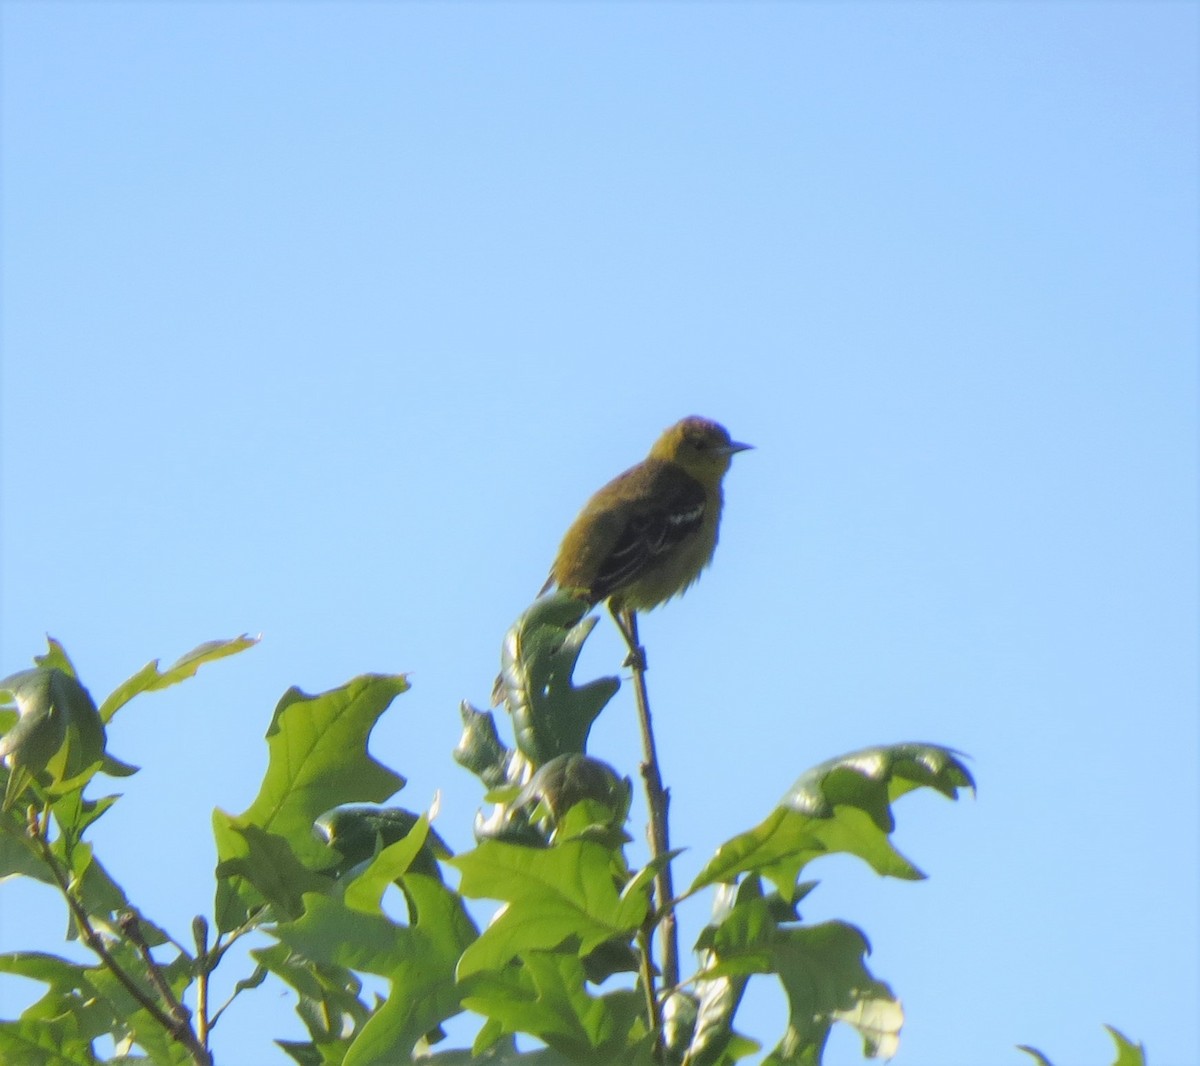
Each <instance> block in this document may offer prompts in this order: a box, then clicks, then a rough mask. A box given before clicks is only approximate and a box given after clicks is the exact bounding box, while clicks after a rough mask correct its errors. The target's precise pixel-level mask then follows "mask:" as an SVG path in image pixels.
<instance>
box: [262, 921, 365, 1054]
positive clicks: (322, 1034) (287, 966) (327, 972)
mask: <svg viewBox="0 0 1200 1066" xmlns="http://www.w3.org/2000/svg"><path fill="white" fill-rule="evenodd" d="M251 955H252V956H253V957H254V958H255V959H256V960H257V961H258V964H259V966H260V967H261V968H263V969H266V970H269V971H270V972H271V973H273V974H274V975H275V976H276V977H278V978H279V979H280V980H282V981H283V982H284V983H285V984H287V985H290V986H291V987H292V988H293V989H295V991H296V992H297V994H298V995H299V997H300V1001H299V1003H298V1004H297V1006H296V1011H297V1013H298V1014H299V1015H300V1018H301V1019H302V1020H303V1022H304V1024H305V1026H306V1027H307V1028H308V1032H309V1035H310V1036H311V1037H312V1041H313V1042H312V1044H304V1045H300V1044H296V1045H292V1044H285V1042H282V1041H281V1042H280V1044H281V1046H283V1047H284V1050H286V1051H287V1052H288V1053H289V1054H292V1055H293V1057H294V1058H298V1056H299V1055H308V1057H307V1058H298V1061H315V1062H324V1061H326V1060H327V1059H328V1061H331V1062H337V1063H341V1061H342V1059H343V1058H344V1057H345V1054H346V1052H347V1051H348V1050H349V1048H350V1044H351V1043H352V1041H353V1039H354V1036H355V1035H356V1034H357V1032H358V1031H359V1030H360V1029H361V1028H362V1026H363V1025H364V1024H365V1023H366V1021H367V1019H368V1018H369V1017H370V1016H371V1008H370V1007H368V1006H367V1004H365V1003H364V1002H363V1001H362V999H361V998H360V995H359V994H360V993H361V992H362V982H361V981H359V979H358V977H357V976H355V974H354V973H353V971H351V970H348V969H346V968H345V967H344V966H337V965H335V964H333V963H328V962H319V961H317V960H315V959H312V958H309V957H308V956H306V955H301V954H298V953H297V952H294V951H292V949H291V948H289V947H288V946H287V945H286V944H273V945H272V946H271V947H269V948H262V949H259V950H257V951H253V952H251ZM305 1048H307V1049H308V1051H307V1052H305V1051H303V1050H302V1049H305ZM312 1055H316V1058H315V1059H314V1058H312V1057H311V1056H312Z"/></svg>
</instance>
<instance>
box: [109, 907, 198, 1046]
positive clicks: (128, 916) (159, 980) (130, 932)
mask: <svg viewBox="0 0 1200 1066" xmlns="http://www.w3.org/2000/svg"><path fill="white" fill-rule="evenodd" d="M117 928H118V929H120V930H121V933H122V934H123V935H124V936H125V939H126V940H128V941H129V942H130V943H131V944H132V945H133V946H134V947H135V948H136V949H137V953H138V954H139V955H140V956H141V957H142V962H144V963H145V964H146V976H147V977H148V978H149V979H150V984H152V985H153V986H154V991H155V992H157V993H158V998H159V999H160V1000H161V1001H162V1002H163V1003H164V1004H165V1005H166V1007H167V1012H168V1013H169V1014H170V1015H171V1017H172V1018H173V1019H175V1023H176V1024H177V1025H189V1024H190V1023H191V1020H192V1012H191V1011H190V1010H188V1009H187V1007H185V1006H184V1005H183V1004H182V1003H180V1002H179V999H178V997H177V996H176V995H175V990H174V989H173V988H171V985H170V983H169V982H168V981H167V979H166V977H164V976H163V972H162V969H161V968H160V967H159V965H158V963H157V962H155V961H154V956H153V955H151V954H150V945H149V944H147V943H146V938H145V937H144V936H143V935H142V923H141V922H140V921H139V920H138V916H137V915H136V914H135V913H134V912H133V911H126V912H125V913H124V914H122V915H121V917H120V920H119V921H118V922H117Z"/></svg>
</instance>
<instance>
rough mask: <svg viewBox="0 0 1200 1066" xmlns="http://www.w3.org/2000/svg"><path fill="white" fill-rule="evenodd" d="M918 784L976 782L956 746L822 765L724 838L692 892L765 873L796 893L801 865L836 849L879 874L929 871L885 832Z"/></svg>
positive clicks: (953, 790) (949, 792) (906, 748)
mask: <svg viewBox="0 0 1200 1066" xmlns="http://www.w3.org/2000/svg"><path fill="white" fill-rule="evenodd" d="M921 787H927V788H933V789H935V790H937V791H938V792H941V793H942V794H943V795H945V796H948V797H950V798H951V799H954V798H957V795H958V790H959V789H961V788H974V782H973V780H972V778H971V775H970V773H969V771H968V770H967V769H966V767H965V766H964V765H963V764H962V763H961V762H960V761H959V759H958V758H957V757H956V755H955V754H954V753H953V752H952V751H950V750H949V749H947V748H941V747H938V746H936V745H932V744H895V745H890V746H887V747H878V748H867V749H864V750H863V751H859V752H854V753H853V754H850V755H843V756H840V757H839V758H836V759H830V760H828V761H827V762H824V763H821V764H820V765H819V766H816V767H814V768H813V769H811V770H809V771H807V772H806V773H804V774H802V775H801V776H800V778H799V779H797V781H796V782H795V783H794V784H793V785H792V787H791V788H790V789H788V791H787V793H785V795H784V796H783V798H782V799H781V800H780V803H779V805H778V806H777V807H776V808H775V810H773V811H772V812H771V813H770V814H769V815H768V816H767V818H766V819H765V820H764V821H763V822H761V823H760V824H759V825H758V826H756V827H755V828H754V829H751V830H749V831H748V832H746V833H742V834H740V835H738V836H736V837H734V838H733V839H732V840H729V841H727V842H726V843H725V844H722V845H721V847H719V848H718V849H717V851H716V854H714V856H713V857H712V859H711V860H710V861H709V863H708V865H707V866H705V867H704V869H703V870H701V872H700V874H699V875H698V876H697V877H696V879H695V881H693V882H692V885H691V887H690V888H689V889H688V894H691V893H694V892H697V891H699V890H700V889H701V888H704V887H706V886H708V885H711V884H716V883H719V882H732V881H735V880H737V879H738V878H739V877H740V876H742V875H743V874H748V873H760V874H762V875H764V876H765V877H767V878H769V879H770V880H771V881H772V882H773V883H774V884H775V885H776V887H777V888H778V889H779V891H780V892H781V893H782V894H783V895H784V896H785V897H786V898H789V899H790V898H794V895H795V892H796V882H797V879H798V877H799V875H800V872H801V871H802V870H803V869H804V867H805V866H806V865H807V864H808V863H809V862H811V861H812V860H813V859H815V858H817V857H819V856H821V855H826V854H830V853H833V852H844V853H846V854H850V855H857V856H858V857H859V858H861V859H863V860H864V861H865V862H867V863H869V864H870V866H871V867H872V869H874V870H875V871H876V872H877V873H879V874H883V875H888V876H892V877H902V878H907V879H919V878H921V877H923V876H924V874H922V873H921V871H920V870H918V869H917V868H916V867H915V866H914V865H913V864H912V863H910V862H909V861H908V859H906V858H905V857H904V856H903V855H901V854H900V852H898V851H897V850H896V849H895V848H894V847H893V846H892V844H891V842H890V841H889V840H888V835H889V834H890V833H891V832H892V830H893V829H894V828H895V822H894V819H893V817H892V812H891V803H892V802H893V801H894V800H896V799H898V798H899V797H900V796H903V795H904V794H905V793H907V792H910V791H912V790H913V789H915V788H921Z"/></svg>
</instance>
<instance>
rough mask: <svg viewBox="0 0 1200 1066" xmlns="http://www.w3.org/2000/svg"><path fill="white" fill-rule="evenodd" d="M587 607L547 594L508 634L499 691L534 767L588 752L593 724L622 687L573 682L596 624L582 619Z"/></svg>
mask: <svg viewBox="0 0 1200 1066" xmlns="http://www.w3.org/2000/svg"><path fill="white" fill-rule="evenodd" d="M589 609H590V608H589V607H588V604H587V603H586V602H585V601H583V600H579V599H576V598H575V597H573V596H571V595H570V594H569V593H566V592H556V593H554V594H553V595H550V596H543V597H541V598H540V599H538V600H537V601H535V602H534V604H533V605H532V606H531V607H529V608H528V609H527V610H526V611H525V613H524V614H523V615H521V617H520V618H518V619H517V621H516V622H515V623H514V624H513V626H512V628H511V629H510V630H509V631H508V634H507V635H506V636H505V639H504V647H503V650H502V652H501V661H502V668H501V673H500V676H501V680H502V685H501V687H502V689H503V692H504V699H505V703H506V704H507V706H508V709H509V711H510V713H511V714H512V716H513V728H514V733H515V736H516V741H517V747H518V748H519V749H520V750H521V751H522V752H524V754H525V755H526V756H527V757H528V758H529V760H530V761H531V762H532V763H533V764H534V765H535V766H540V765H542V763H545V762H549V761H550V760H551V759H553V758H554V757H555V756H556V755H564V754H570V753H583V752H584V751H586V749H587V738H588V733H589V732H590V731H591V728H592V723H593V722H594V721H595V720H596V717H597V715H599V714H600V712H601V710H603V708H604V705H605V704H606V703H608V701H609V700H610V699H612V697H613V694H614V693H615V692H616V691H617V689H618V688H619V687H620V684H621V683H620V681H618V680H617V678H615V677H604V678H599V679H598V680H595V681H590V682H588V683H587V684H586V685H580V686H578V687H577V686H576V685H575V684H574V683H573V682H572V681H571V675H572V673H573V672H574V670H575V664H576V662H577V661H578V659H579V653H580V651H581V650H582V649H583V642H584V641H585V640H587V638H588V634H589V633H591V631H592V629H593V628H594V627H595V625H596V622H597V619H596V618H595V617H592V618H584V615H586V614H587V612H588V610H589ZM581 619H582V621H581Z"/></svg>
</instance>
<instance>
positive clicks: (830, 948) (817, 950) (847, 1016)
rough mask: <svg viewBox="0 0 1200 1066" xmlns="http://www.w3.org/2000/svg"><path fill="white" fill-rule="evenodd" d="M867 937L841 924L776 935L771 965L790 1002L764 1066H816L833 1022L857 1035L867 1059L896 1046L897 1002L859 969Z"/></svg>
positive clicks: (901, 1018)
mask: <svg viewBox="0 0 1200 1066" xmlns="http://www.w3.org/2000/svg"><path fill="white" fill-rule="evenodd" d="M869 950H870V948H869V946H868V944H867V940H866V937H864V936H863V935H862V933H861V932H859V931H858V930H857V929H855V928H854V927H853V926H851V925H846V924H845V923H843V922H825V923H824V924H822V925H815V926H803V927H800V928H792V929H781V930H779V932H778V934H777V937H776V942H775V946H774V953H773V954H774V959H773V966H774V969H775V971H776V972H777V973H778V974H779V979H780V981H782V982H783V987H784V991H785V992H786V993H787V998H788V1011H789V1020H788V1030H787V1033H786V1035H785V1036H784V1038H783V1040H782V1041H780V1043H779V1044H778V1045H777V1046H776V1047H775V1049H774V1050H773V1051H772V1052H771V1053H770V1054H769V1055H768V1056H767V1057H766V1058H765V1059H764V1060H763V1066H783V1064H785V1063H786V1064H803V1066H810V1064H811V1066H815V1064H817V1063H819V1062H820V1061H821V1054H822V1051H823V1049H824V1047H825V1041H826V1040H827V1039H828V1036H829V1030H830V1028H831V1027H832V1025H833V1023H834V1022H845V1023H846V1024H848V1025H851V1026H853V1027H854V1028H855V1029H857V1030H858V1032H859V1035H860V1036H861V1037H862V1039H863V1054H864V1055H865V1056H866V1057H867V1058H875V1057H880V1058H885V1059H886V1058H891V1057H892V1056H893V1055H894V1054H895V1053H896V1050H897V1048H898V1047H899V1040H900V1027H901V1025H902V1024H903V1022H904V1013H903V1011H902V1010H901V1008H900V1002H899V1000H897V999H896V998H895V996H893V995H892V991H891V989H890V988H888V986H887V985H885V984H884V983H883V982H881V981H876V980H875V979H874V978H873V977H872V976H871V974H870V973H869V972H868V970H867V968H866V966H865V965H864V964H863V956H864V955H865V954H866V953H867V952H868V951H869Z"/></svg>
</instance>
